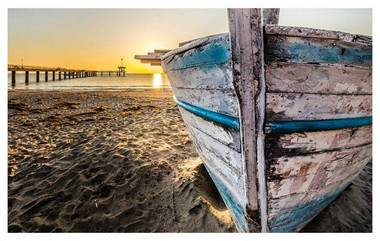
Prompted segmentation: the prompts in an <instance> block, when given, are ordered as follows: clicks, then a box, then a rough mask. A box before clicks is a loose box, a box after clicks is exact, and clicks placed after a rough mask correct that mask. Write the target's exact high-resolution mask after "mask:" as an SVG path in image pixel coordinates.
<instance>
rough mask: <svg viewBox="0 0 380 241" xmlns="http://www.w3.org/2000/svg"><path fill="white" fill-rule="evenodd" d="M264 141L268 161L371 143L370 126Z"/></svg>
mask: <svg viewBox="0 0 380 241" xmlns="http://www.w3.org/2000/svg"><path fill="white" fill-rule="evenodd" d="M265 141H266V151H267V153H266V157H267V158H268V159H270V158H274V157H281V156H295V155H300V154H306V153H312V152H322V151H328V150H335V149H342V148H351V147H355V146H361V145H364V144H368V143H372V126H364V127H359V128H350V129H341V130H331V131H317V132H304V133H291V134H282V135H281V134H279V135H268V136H267V137H266V140H265Z"/></svg>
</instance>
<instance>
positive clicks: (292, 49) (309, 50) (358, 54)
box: [266, 39, 372, 65]
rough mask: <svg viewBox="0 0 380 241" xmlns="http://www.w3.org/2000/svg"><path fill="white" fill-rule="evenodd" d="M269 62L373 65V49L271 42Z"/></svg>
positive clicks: (268, 52) (309, 41)
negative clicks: (278, 60)
mask: <svg viewBox="0 0 380 241" xmlns="http://www.w3.org/2000/svg"><path fill="white" fill-rule="evenodd" d="M266 54H267V55H268V60H269V61H276V60H277V59H284V58H285V59H287V62H293V63H310V62H313V63H340V64H364V65H372V48H370V47H363V48H360V47H344V46H337V45H335V46H333V45H328V46H327V45H326V44H321V43H318V42H313V41H311V40H308V41H305V42H302V43H300V42H287V41H282V39H277V40H274V42H269V46H268V48H266Z"/></svg>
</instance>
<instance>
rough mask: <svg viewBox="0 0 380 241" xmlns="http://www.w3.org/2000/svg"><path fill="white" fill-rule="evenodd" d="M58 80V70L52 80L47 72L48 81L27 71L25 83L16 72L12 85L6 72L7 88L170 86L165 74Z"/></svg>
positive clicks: (85, 88)
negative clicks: (38, 79)
mask: <svg viewBox="0 0 380 241" xmlns="http://www.w3.org/2000/svg"><path fill="white" fill-rule="evenodd" d="M61 77H62V80H58V78H59V76H58V72H55V80H54V81H53V74H52V72H49V73H48V81H47V82H46V81H45V73H44V72H40V81H39V82H38V83H37V81H36V73H35V72H29V83H27V84H26V83H25V74H24V73H23V72H21V73H16V84H15V85H14V86H12V80H11V73H10V72H9V73H8V90H12V89H21V90H55V91H56V90H70V91H73V90H74V91H75V90H87V91H98V90H109V91H112V90H122V89H146V88H148V89H149V88H170V84H169V80H168V78H167V76H166V75H165V74H160V73H157V74H126V75H125V76H115V73H112V75H111V76H109V74H108V72H104V73H103V76H100V73H98V76H94V77H86V78H77V79H63V73H62V75H61Z"/></svg>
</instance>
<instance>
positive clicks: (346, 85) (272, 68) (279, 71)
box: [266, 62, 372, 94]
mask: <svg viewBox="0 0 380 241" xmlns="http://www.w3.org/2000/svg"><path fill="white" fill-rule="evenodd" d="M266 86H267V91H268V92H288V93H289V92H290V93H292V92H295V93H320V94H372V68H368V67H359V66H347V65H341V64H293V63H280V62H278V63H276V62H275V63H271V64H269V65H267V66H266Z"/></svg>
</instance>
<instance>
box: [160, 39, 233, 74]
mask: <svg viewBox="0 0 380 241" xmlns="http://www.w3.org/2000/svg"><path fill="white" fill-rule="evenodd" d="M161 59H162V64H163V65H164V66H165V67H164V69H165V70H166V72H169V71H170V70H178V69H185V68H193V67H197V66H206V65H216V64H223V63H226V62H228V61H229V60H230V59H231V52H230V43H229V36H228V34H220V35H215V36H209V37H205V38H202V39H197V40H194V41H193V42H190V43H188V44H186V45H184V46H182V47H180V48H177V49H175V50H173V51H170V52H169V53H167V54H165V55H164V56H162V58H161Z"/></svg>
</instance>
